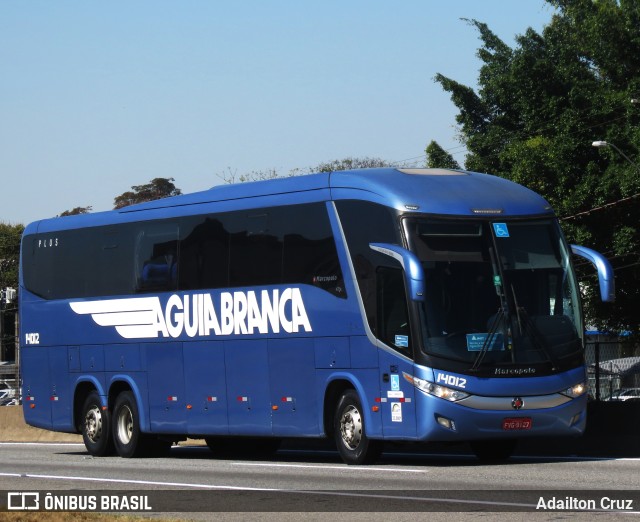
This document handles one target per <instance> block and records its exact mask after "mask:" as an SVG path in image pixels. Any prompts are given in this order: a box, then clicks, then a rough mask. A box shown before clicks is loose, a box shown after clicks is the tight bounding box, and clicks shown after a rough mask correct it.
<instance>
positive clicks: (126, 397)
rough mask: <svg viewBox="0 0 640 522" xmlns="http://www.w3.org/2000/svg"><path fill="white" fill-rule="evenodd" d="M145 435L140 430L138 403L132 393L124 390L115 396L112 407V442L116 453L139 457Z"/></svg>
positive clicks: (143, 448)
mask: <svg viewBox="0 0 640 522" xmlns="http://www.w3.org/2000/svg"><path fill="white" fill-rule="evenodd" d="M144 439H145V436H144V434H143V433H142V432H141V431H140V416H139V414H138V405H137V403H136V399H135V397H134V396H133V393H131V392H130V391H124V392H122V393H120V395H118V397H117V398H116V403H115V406H114V408H113V443H114V445H115V448H116V452H117V453H118V455H120V456H121V457H124V458H132V457H140V456H142V454H143V452H144V450H145V447H144V446H145V444H144V442H145V440H144Z"/></svg>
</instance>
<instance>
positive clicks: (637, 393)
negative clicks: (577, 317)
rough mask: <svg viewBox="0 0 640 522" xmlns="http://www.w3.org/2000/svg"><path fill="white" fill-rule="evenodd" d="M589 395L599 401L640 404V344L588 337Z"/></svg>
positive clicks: (608, 337)
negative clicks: (639, 402) (628, 401)
mask: <svg viewBox="0 0 640 522" xmlns="http://www.w3.org/2000/svg"><path fill="white" fill-rule="evenodd" d="M585 358H586V362H587V369H588V372H587V374H588V377H589V395H590V397H591V398H592V399H593V400H596V401H627V400H630V401H640V343H638V341H637V340H634V339H633V338H632V337H611V336H605V335H596V336H591V335H589V336H587V343H586V351H585Z"/></svg>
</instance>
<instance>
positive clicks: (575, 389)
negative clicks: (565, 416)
mask: <svg viewBox="0 0 640 522" xmlns="http://www.w3.org/2000/svg"><path fill="white" fill-rule="evenodd" d="M560 393H561V394H562V395H566V396H567V397H571V398H572V399H575V398H576V397H580V396H581V395H584V394H585V393H587V385H586V384H585V383H583V382H581V383H578V384H576V385H575V386H572V387H571V388H567V389H566V390H563V391H561V392H560Z"/></svg>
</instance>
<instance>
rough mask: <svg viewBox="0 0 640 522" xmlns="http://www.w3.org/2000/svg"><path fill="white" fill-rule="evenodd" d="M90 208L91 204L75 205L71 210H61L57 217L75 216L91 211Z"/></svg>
mask: <svg viewBox="0 0 640 522" xmlns="http://www.w3.org/2000/svg"><path fill="white" fill-rule="evenodd" d="M92 208H93V207H91V206H88V207H75V208H72V209H71V210H65V211H64V212H61V213H60V215H59V216H58V217H65V216H77V215H79V214H88V213H89V212H91V209H92Z"/></svg>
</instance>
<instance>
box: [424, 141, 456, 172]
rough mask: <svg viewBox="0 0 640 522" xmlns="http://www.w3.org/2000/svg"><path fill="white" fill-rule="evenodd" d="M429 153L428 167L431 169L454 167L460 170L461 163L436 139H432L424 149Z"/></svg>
mask: <svg viewBox="0 0 640 522" xmlns="http://www.w3.org/2000/svg"><path fill="white" fill-rule="evenodd" d="M424 152H425V154H426V155H427V168H430V169H454V170H459V169H460V165H459V164H458V162H457V161H456V160H455V159H453V156H452V155H451V154H449V153H448V152H447V151H446V150H444V149H443V148H442V147H441V146H440V145H438V144H437V143H436V142H435V141H431V142H430V143H429V145H427V148H426V149H424Z"/></svg>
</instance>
